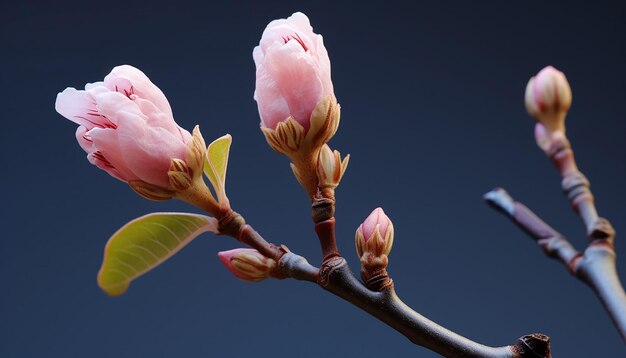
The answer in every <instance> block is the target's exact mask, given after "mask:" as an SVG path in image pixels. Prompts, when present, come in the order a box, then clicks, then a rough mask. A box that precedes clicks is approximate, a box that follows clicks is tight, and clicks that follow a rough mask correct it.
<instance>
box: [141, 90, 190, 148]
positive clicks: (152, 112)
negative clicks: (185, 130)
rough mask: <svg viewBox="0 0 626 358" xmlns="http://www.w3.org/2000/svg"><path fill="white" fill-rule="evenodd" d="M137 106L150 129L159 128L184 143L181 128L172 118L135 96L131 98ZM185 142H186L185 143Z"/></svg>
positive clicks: (150, 103) (145, 100) (147, 101)
mask: <svg viewBox="0 0 626 358" xmlns="http://www.w3.org/2000/svg"><path fill="white" fill-rule="evenodd" d="M131 99H132V100H133V101H135V103H136V104H137V105H138V106H139V109H140V111H141V113H143V115H144V116H145V118H146V123H147V124H148V125H149V126H151V127H161V128H163V129H165V130H167V131H168V132H170V133H172V134H175V135H179V136H180V137H181V139H182V140H183V141H185V140H184V139H185V137H184V135H183V134H182V133H181V128H180V127H179V126H178V124H176V122H175V121H174V118H172V116H171V115H169V114H167V113H165V112H162V111H161V109H160V108H158V107H157V106H155V105H154V103H152V102H150V101H149V100H147V99H143V98H140V97H137V96H132V98H131ZM185 142H186V141H185Z"/></svg>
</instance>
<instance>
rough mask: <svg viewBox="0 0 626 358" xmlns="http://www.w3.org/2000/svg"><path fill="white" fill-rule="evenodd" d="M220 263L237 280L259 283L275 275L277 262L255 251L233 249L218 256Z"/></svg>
mask: <svg viewBox="0 0 626 358" xmlns="http://www.w3.org/2000/svg"><path fill="white" fill-rule="evenodd" d="M217 256H218V257H219V259H220V261H222V263H223V264H224V266H226V268H227V269H228V270H229V271H230V272H232V273H233V275H235V276H236V277H237V278H239V279H241V280H244V281H248V282H258V281H261V280H264V279H266V278H268V277H272V276H274V275H275V271H276V261H274V260H272V259H270V258H268V257H265V256H263V254H261V253H260V252H258V251H257V250H255V249H233V250H229V251H222V252H219V253H218V254H217Z"/></svg>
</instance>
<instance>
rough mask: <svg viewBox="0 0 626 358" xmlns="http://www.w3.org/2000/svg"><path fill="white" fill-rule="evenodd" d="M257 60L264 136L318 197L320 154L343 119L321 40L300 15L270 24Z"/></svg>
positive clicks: (256, 52) (256, 50) (255, 53)
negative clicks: (318, 162) (317, 171)
mask: <svg viewBox="0 0 626 358" xmlns="http://www.w3.org/2000/svg"><path fill="white" fill-rule="evenodd" d="M252 55H253V58H254V62H255V64H256V89H255V92H254V99H255V100H256V102H257V105H258V109H259V115H260V117H261V130H262V131H263V134H264V135H265V138H266V139H267V142H268V143H269V145H270V146H271V147H272V148H273V149H274V150H276V151H278V152H280V153H283V154H285V155H287V156H288V157H289V158H290V159H291V160H292V162H293V164H294V166H295V168H296V170H294V172H297V173H298V174H299V177H298V179H299V180H300V182H301V184H302V185H303V186H304V187H305V188H306V189H307V190H308V191H309V193H310V194H314V193H315V191H316V190H317V174H316V172H315V169H316V165H315V163H316V161H317V156H318V152H319V150H320V148H321V147H322V146H323V145H324V144H325V143H326V142H328V140H330V138H331V137H332V136H333V135H334V134H335V132H336V131H337V127H338V126H339V117H340V107H339V104H337V99H336V98H335V94H334V91H333V83H332V81H331V78H330V59H329V58H328V52H327V51H326V48H325V47H324V41H323V39H322V36H321V35H318V34H316V33H314V32H313V28H312V27H311V24H310V23H309V19H308V18H307V17H306V15H304V14H303V13H300V12H297V13H295V14H293V15H292V16H290V17H289V18H287V19H279V20H274V21H272V22H270V23H269V24H268V25H267V27H266V28H265V31H263V35H262V37H261V40H260V42H259V46H257V47H255V48H254V51H253V53H252Z"/></svg>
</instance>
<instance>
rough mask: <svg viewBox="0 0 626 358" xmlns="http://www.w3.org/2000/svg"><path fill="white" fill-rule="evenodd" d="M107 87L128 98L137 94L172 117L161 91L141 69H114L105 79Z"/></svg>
mask: <svg viewBox="0 0 626 358" xmlns="http://www.w3.org/2000/svg"><path fill="white" fill-rule="evenodd" d="M104 83H105V85H106V86H107V87H108V88H109V89H110V90H111V91H116V92H119V93H122V94H124V95H126V96H127V97H130V95H132V94H136V95H137V96H139V97H140V98H144V99H147V100H149V101H150V102H152V103H154V105H155V106H157V107H158V108H159V109H160V110H161V111H162V112H164V113H166V114H168V115H170V116H172V108H171V107H170V104H169V102H168V101H167V98H166V97H165V95H164V94H163V92H161V90H160V89H159V88H158V87H157V86H155V85H154V83H152V82H151V81H150V79H149V78H148V77H147V76H146V75H145V74H144V73H143V72H141V71H140V70H139V69H137V68H135V67H133V66H129V65H122V66H117V67H115V68H113V70H112V71H111V73H110V74H108V75H107V76H106V77H105V78H104Z"/></svg>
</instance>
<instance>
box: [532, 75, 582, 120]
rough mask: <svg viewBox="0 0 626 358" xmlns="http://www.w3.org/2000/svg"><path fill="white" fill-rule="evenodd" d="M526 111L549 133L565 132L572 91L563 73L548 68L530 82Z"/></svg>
mask: <svg viewBox="0 0 626 358" xmlns="http://www.w3.org/2000/svg"><path fill="white" fill-rule="evenodd" d="M525 103H526V109H527V110H528V113H529V114H530V115H531V116H533V117H535V118H536V119H537V120H538V121H539V122H541V124H543V126H544V127H545V129H546V130H547V131H549V132H555V131H560V132H564V131H565V125H564V123H565V115H566V113H567V111H568V110H569V108H570V106H571V104H572V90H571V88H570V86H569V83H568V82H567V78H565V75H564V74H563V72H561V71H558V70H557V69H555V68H554V67H552V66H547V67H545V68H544V69H542V70H541V71H539V73H538V74H537V75H536V76H535V77H532V78H531V79H530V80H529V81H528V85H527V86H526V95H525Z"/></svg>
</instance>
